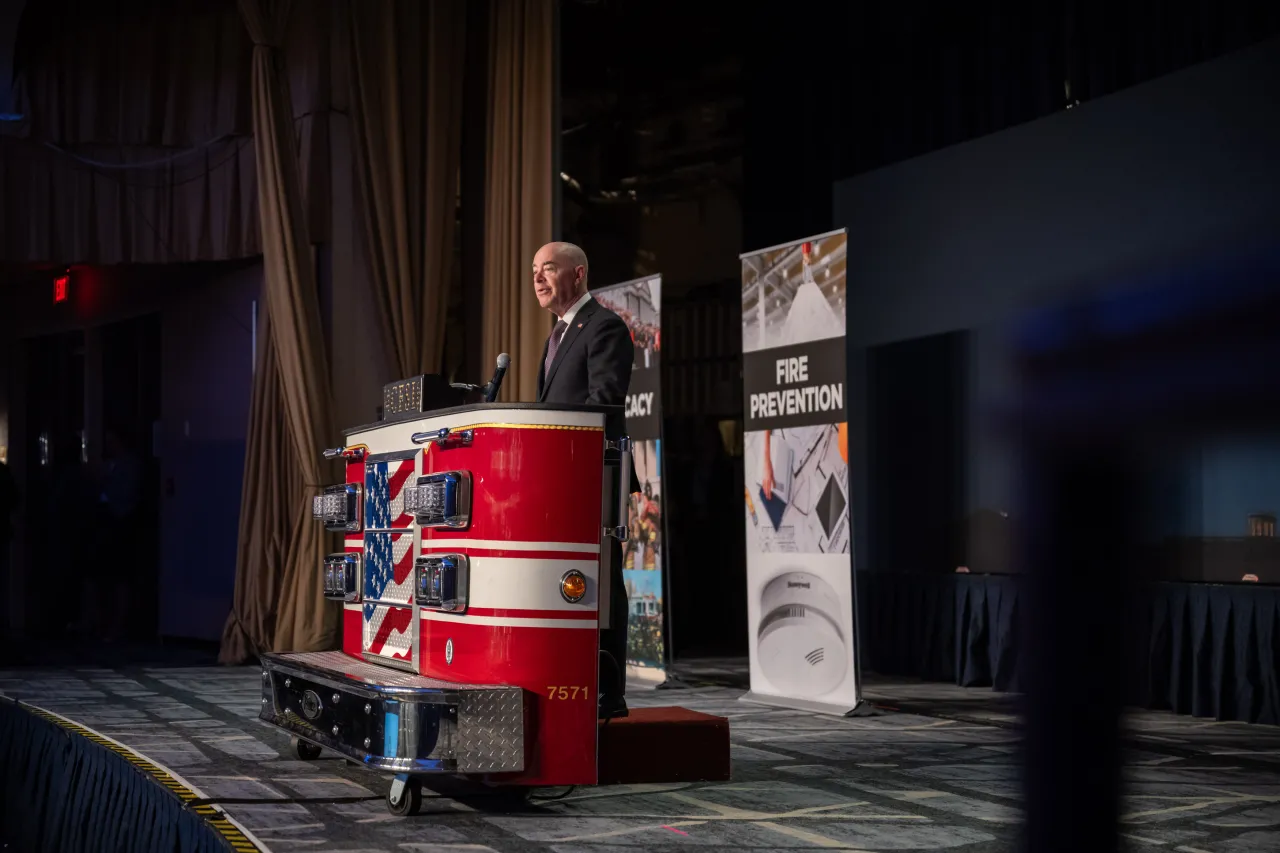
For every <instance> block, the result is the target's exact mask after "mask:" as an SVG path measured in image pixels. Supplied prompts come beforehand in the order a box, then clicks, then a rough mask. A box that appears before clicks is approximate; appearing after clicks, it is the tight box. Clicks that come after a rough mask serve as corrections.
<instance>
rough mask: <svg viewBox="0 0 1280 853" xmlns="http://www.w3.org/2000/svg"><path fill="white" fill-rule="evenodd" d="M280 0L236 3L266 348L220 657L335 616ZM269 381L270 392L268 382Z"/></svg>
mask: <svg viewBox="0 0 1280 853" xmlns="http://www.w3.org/2000/svg"><path fill="white" fill-rule="evenodd" d="M290 6H291V3H290V2H289V0H240V11H241V14H242V15H243V16H244V22H245V27H246V29H247V30H248V31H249V36H250V38H251V39H252V40H253V43H254V48H253V76H252V92H253V132H254V139H255V150H256V154H257V170H258V207H259V213H260V220H261V222H262V256H263V267H264V281H263V297H264V299H263V301H264V304H265V309H266V310H265V314H266V322H265V323H264V335H263V337H264V339H265V341H266V343H265V344H264V346H265V347H266V348H269V349H270V353H269V354H268V355H266V357H264V358H263V359H262V361H261V362H260V364H261V366H260V367H259V369H258V371H257V373H256V374H255V376H254V392H253V407H252V408H253V411H252V415H251V420H250V424H249V436H248V444H249V446H250V447H251V448H253V451H252V453H251V454H250V455H249V457H248V459H247V460H246V467H245V491H244V495H243V497H242V503H241V510H240V511H241V525H240V533H241V535H240V541H239V543H238V555H237V557H238V558H237V561H236V592H235V603H236V612H235V613H233V614H232V616H231V618H230V619H229V620H228V623H227V628H226V630H225V631H224V632H223V645H222V651H221V654H220V659H221V660H223V661H224V662H227V663H233V662H241V661H244V660H246V659H247V658H248V657H249V655H250V654H251V652H252V647H251V644H250V642H249V638H248V637H246V633H247V634H248V635H249V637H252V645H256V646H257V647H258V648H259V649H265V650H272V651H314V650H318V649H326V648H333V647H334V646H335V640H336V637H337V628H338V624H339V616H340V612H339V610H338V608H337V606H336V605H334V604H332V603H330V602H327V601H325V599H324V596H323V590H322V587H321V575H320V566H321V562H322V559H323V557H324V555H325V553H326V551H327V550H328V548H327V546H328V544H329V539H330V537H329V535H328V534H327V533H326V532H325V531H324V529H323V527H321V526H320V525H318V524H316V523H315V522H313V521H312V520H311V517H310V516H311V513H310V496H311V494H313V493H314V491H315V489H316V487H318V486H319V485H320V483H321V482H322V476H321V464H322V460H321V456H320V454H321V451H322V450H323V448H324V446H325V441H326V439H327V438H328V436H329V421H330V417H331V411H332V405H331V400H330V390H329V383H328V381H327V378H326V377H327V374H328V371H327V359H326V356H325V345H324V336H323V331H322V327H321V322H320V307H319V299H318V296H317V293H316V278H315V268H314V263H313V259H312V255H311V244H310V239H309V237H308V233H307V221H306V216H305V213H304V211H305V202H304V198H303V192H302V178H301V174H302V173H301V169H300V165H299V160H298V149H297V140H296V139H295V137H294V131H293V119H292V115H293V114H292V108H291V105H290V97H289V86H288V80H287V79H286V77H285V69H284V62H283V59H282V57H281V56H280V50H279V45H280V43H281V41H282V38H283V35H284V32H285V25H286V23H287V22H288V19H289V10H290ZM273 386H274V387H273Z"/></svg>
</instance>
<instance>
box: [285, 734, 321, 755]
mask: <svg viewBox="0 0 1280 853" xmlns="http://www.w3.org/2000/svg"><path fill="white" fill-rule="evenodd" d="M289 748H290V749H291V750H293V754H294V755H296V756H297V757H298V758H301V759H302V760H303V761H315V760H316V759H317V758H319V757H320V747H318V746H316V745H315V744H314V743H310V742H308V741H305V740H301V739H300V738H296V737H291V738H289Z"/></svg>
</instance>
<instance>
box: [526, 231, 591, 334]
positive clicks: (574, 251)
mask: <svg viewBox="0 0 1280 853" xmlns="http://www.w3.org/2000/svg"><path fill="white" fill-rule="evenodd" d="M533 291H534V294H535V295H537V297H538V304H539V305H541V306H542V307H543V308H545V309H547V310H548V311H550V312H551V313H553V314H555V315H556V316H557V317H561V316H564V313H565V312H566V311H568V310H569V308H570V306H572V305H573V303H575V302H577V301H578V297H580V296H582V294H584V293H586V292H587V253H586V252H584V251H582V249H580V248H579V247H577V246H575V245H573V244H572V243H548V244H547V245H545V246H543V247H542V248H541V249H539V250H538V253H537V254H536V255H534V256H533Z"/></svg>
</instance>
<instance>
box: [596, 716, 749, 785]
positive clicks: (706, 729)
mask: <svg viewBox="0 0 1280 853" xmlns="http://www.w3.org/2000/svg"><path fill="white" fill-rule="evenodd" d="M599 767H600V774H599V775H600V784H601V785H622V784H632V785H634V784H640V783H644V782H727V781H728V780H729V721H728V720H727V719H725V718H724V717H713V716H711V715H710V714H700V713H698V712H697V711H690V710H688V709H687V708H632V709H631V714H630V715H629V716H626V717H622V718H620V719H613V720H609V721H608V723H607V724H605V723H601V724H600V760H599Z"/></svg>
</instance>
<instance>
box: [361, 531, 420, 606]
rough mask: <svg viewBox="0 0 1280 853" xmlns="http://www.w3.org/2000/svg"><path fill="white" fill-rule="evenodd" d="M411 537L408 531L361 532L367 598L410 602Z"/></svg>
mask: <svg viewBox="0 0 1280 853" xmlns="http://www.w3.org/2000/svg"><path fill="white" fill-rule="evenodd" d="M413 540H414V534H413V531H411V530H406V531H404V532H403V533H366V534H365V535H364V597H365V599H366V600H372V601H387V602H394V603H396V604H412V603H413Z"/></svg>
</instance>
